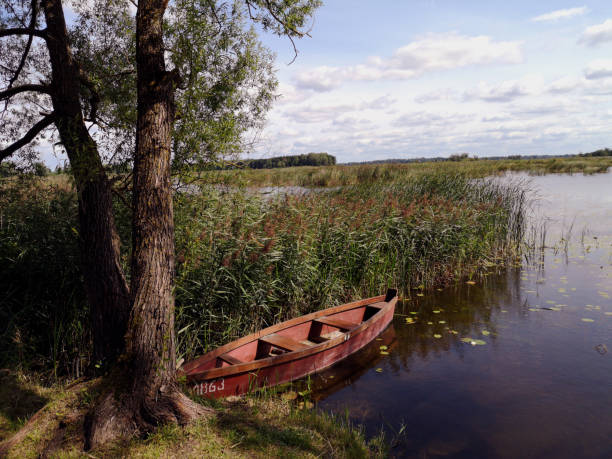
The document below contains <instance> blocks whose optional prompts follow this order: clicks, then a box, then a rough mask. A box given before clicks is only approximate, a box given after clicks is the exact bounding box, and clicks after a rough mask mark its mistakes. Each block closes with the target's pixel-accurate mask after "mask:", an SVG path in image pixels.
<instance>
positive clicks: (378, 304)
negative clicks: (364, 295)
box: [368, 301, 387, 309]
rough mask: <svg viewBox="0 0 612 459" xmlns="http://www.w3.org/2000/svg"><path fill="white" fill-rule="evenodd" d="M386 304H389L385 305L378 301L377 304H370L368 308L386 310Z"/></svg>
mask: <svg viewBox="0 0 612 459" xmlns="http://www.w3.org/2000/svg"><path fill="white" fill-rule="evenodd" d="M386 304H387V303H385V302H384V301H378V302H376V303H372V304H368V306H370V307H372V308H378V309H380V308H384V307H385V305H386Z"/></svg>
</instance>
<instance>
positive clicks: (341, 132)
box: [250, 0, 612, 162]
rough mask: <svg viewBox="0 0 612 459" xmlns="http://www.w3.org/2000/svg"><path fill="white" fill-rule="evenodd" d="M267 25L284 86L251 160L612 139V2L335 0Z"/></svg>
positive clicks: (598, 143)
mask: <svg viewBox="0 0 612 459" xmlns="http://www.w3.org/2000/svg"><path fill="white" fill-rule="evenodd" d="M325 3H326V4H325V5H324V6H323V7H321V8H320V9H319V10H318V11H317V13H316V16H315V18H314V22H313V26H312V32H311V35H312V38H306V39H303V40H300V41H299V42H297V46H298V49H299V56H298V58H297V60H296V61H295V62H294V63H293V64H292V65H289V66H288V65H287V63H288V62H289V61H290V60H291V59H292V58H293V49H292V47H291V45H290V43H289V42H288V40H287V39H284V38H277V37H274V36H270V35H262V38H263V41H264V43H265V44H266V45H267V46H268V47H270V48H271V49H272V50H273V51H275V52H276V53H277V56H278V57H277V68H278V77H279V81H280V92H281V97H280V98H279V100H278V101H277V103H276V105H275V107H274V109H273V110H272V111H271V112H270V114H269V116H268V123H267V126H266V128H265V130H264V131H263V133H262V135H261V136H260V139H259V143H258V145H257V147H256V149H255V151H254V152H253V153H252V154H251V155H250V157H265V156H273V155H279V154H298V153H307V152H310V151H327V152H329V153H331V154H334V155H336V157H337V158H338V160H339V161H341V162H347V161H365V160H373V159H384V158H410V157H421V156H448V155H450V154H453V153H459V152H469V153H471V154H476V155H479V156H493V155H508V154H554V153H559V154H565V153H577V152H580V151H591V150H594V149H597V148H601V147H609V146H612V142H611V140H612V130H611V129H610V127H611V122H612V106H611V104H610V102H611V97H612V53H611V51H612V2H610V1H606V2H604V1H592V2H588V3H576V2H567V1H555V2H552V1H538V2H534V1H529V2H528V1H522V0H521V1H513V2H508V1H497V0H495V1H493V0H490V1H476V0H472V1H470V0H463V1H459V0H454V1H452V0H413V1H401V0H378V1H375V2H374V1H371V0H369V1H365V0H363V1H361V0H350V1H348V0H328V1H327V2H325Z"/></svg>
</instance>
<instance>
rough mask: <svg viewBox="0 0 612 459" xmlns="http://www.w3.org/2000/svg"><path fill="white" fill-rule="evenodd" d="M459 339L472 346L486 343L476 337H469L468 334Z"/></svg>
mask: <svg viewBox="0 0 612 459" xmlns="http://www.w3.org/2000/svg"><path fill="white" fill-rule="evenodd" d="M461 341H463V342H464V343H467V344H471V345H472V346H483V345H485V344H487V342H486V341H483V340H481V339H476V338H470V337H469V336H468V337H465V338H461Z"/></svg>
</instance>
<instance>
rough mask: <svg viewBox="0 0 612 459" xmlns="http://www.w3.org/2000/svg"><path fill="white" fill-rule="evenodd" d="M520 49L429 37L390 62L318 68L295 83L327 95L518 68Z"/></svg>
mask: <svg viewBox="0 0 612 459" xmlns="http://www.w3.org/2000/svg"><path fill="white" fill-rule="evenodd" d="M521 45H522V42H519V41H494V40H492V39H491V38H490V37H488V36H485V35H479V36H475V37H469V36H465V35H459V34H457V33H455V32H451V33H446V34H430V35H427V36H425V37H422V38H420V39H418V40H416V41H413V42H412V43H410V44H408V45H406V46H402V47H401V48H398V49H397V50H396V51H395V52H394V53H393V55H392V56H391V57H389V58H382V57H379V56H374V57H370V58H369V59H368V60H367V61H366V63H365V64H359V65H354V66H347V67H331V66H321V67H316V68H314V69H310V70H307V71H304V72H302V73H300V74H298V75H296V76H295V77H294V81H295V84H296V85H297V86H298V87H299V88H302V89H311V90H314V91H319V92H325V91H331V90H332V89H336V88H337V87H339V86H340V85H341V84H342V83H343V82H345V81H374V80H403V79H410V78H416V77H419V76H421V75H423V74H425V73H429V72H435V71H441V70H451V69H456V68H460V67H467V66H471V65H489V64H518V63H520V62H522V61H523V53H522V50H521Z"/></svg>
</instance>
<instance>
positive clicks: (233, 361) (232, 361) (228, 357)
mask: <svg viewBox="0 0 612 459" xmlns="http://www.w3.org/2000/svg"><path fill="white" fill-rule="evenodd" d="M219 358H220V359H221V360H225V361H226V362H227V363H229V364H230V365H240V364H241V363H244V362H243V361H242V360H240V359H237V358H236V357H234V356H231V355H229V354H223V355H220V356H219Z"/></svg>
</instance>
